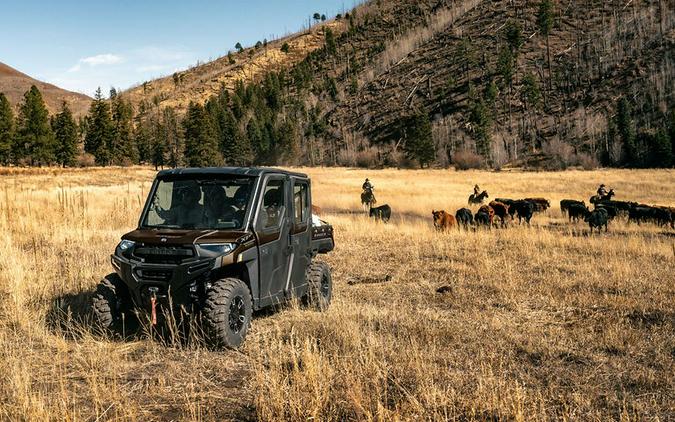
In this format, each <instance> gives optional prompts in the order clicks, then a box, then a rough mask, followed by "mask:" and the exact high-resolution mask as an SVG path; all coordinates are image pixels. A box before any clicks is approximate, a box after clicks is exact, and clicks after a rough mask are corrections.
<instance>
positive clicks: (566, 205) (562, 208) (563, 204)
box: [560, 199, 586, 215]
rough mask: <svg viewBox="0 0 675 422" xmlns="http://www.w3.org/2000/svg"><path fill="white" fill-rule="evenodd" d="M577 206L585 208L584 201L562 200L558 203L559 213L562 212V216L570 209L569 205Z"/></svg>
mask: <svg viewBox="0 0 675 422" xmlns="http://www.w3.org/2000/svg"><path fill="white" fill-rule="evenodd" d="M573 204H577V205H581V206H584V207H585V206H586V203H585V202H584V201H577V200H576V199H563V200H562V201H560V211H561V212H562V214H563V215H565V214H566V213H567V210H569V209H570V205H573Z"/></svg>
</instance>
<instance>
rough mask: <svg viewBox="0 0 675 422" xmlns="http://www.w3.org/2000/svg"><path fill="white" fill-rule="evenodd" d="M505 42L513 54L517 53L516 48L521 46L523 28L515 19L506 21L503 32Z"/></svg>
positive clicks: (518, 48) (523, 40)
mask: <svg viewBox="0 0 675 422" xmlns="http://www.w3.org/2000/svg"><path fill="white" fill-rule="evenodd" d="M504 35H505V38H506V42H507V43H508V45H509V49H510V50H511V52H512V53H513V55H514V56H515V55H517V54H518V50H520V47H522V46H523V43H524V42H525V39H524V37H523V28H522V27H521V26H520V24H519V23H518V22H516V21H512V20H510V21H508V22H507V23H506V30H505V32H504Z"/></svg>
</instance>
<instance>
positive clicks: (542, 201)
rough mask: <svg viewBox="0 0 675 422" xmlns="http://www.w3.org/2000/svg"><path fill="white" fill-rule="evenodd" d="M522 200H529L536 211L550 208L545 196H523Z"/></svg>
mask: <svg viewBox="0 0 675 422" xmlns="http://www.w3.org/2000/svg"><path fill="white" fill-rule="evenodd" d="M524 201H529V202H532V203H533V204H534V210H535V211H537V212H542V211H546V210H547V209H549V208H551V201H549V200H548V199H546V198H525V199H524Z"/></svg>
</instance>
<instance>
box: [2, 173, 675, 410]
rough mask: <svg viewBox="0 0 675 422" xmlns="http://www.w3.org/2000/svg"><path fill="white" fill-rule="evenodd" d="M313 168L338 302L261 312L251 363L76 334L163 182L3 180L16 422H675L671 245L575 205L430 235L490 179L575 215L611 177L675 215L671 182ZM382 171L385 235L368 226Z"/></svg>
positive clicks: (64, 177)
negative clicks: (388, 211)
mask: <svg viewBox="0 0 675 422" xmlns="http://www.w3.org/2000/svg"><path fill="white" fill-rule="evenodd" d="M305 170H306V171H307V172H309V173H310V174H311V175H312V176H313V181H314V198H315V202H316V203H317V204H318V205H320V206H321V207H322V208H323V209H324V210H325V212H326V215H325V216H324V218H325V219H327V220H329V221H331V222H332V223H334V225H335V227H336V235H337V241H338V243H337V249H336V250H335V252H334V253H332V254H331V255H329V256H328V257H327V259H328V261H329V262H330V264H331V265H332V267H333V269H334V282H335V294H334V303H333V306H332V308H331V309H330V311H329V312H327V313H325V314H318V313H315V312H312V311H306V310H302V309H298V308H295V307H292V306H291V307H287V308H285V309H282V310H281V311H280V312H276V313H264V314H261V315H258V316H257V318H256V319H255V320H254V323H253V329H252V332H251V335H250V337H249V339H248V342H247V343H246V345H245V347H244V348H243V350H242V353H238V352H212V351H208V350H206V349H204V348H203V347H201V346H199V345H198V344H197V345H195V346H191V347H183V346H180V345H178V344H170V345H168V346H167V345H163V344H161V343H158V342H155V341H151V340H149V339H148V337H147V336H146V335H143V334H140V335H138V336H137V337H136V338H135V339H133V340H130V341H127V342H120V341H112V340H105V339H101V338H98V337H96V336H95V335H93V334H92V332H91V328H90V327H89V326H88V325H87V324H86V323H85V324H79V323H76V322H75V320H77V319H78V318H80V317H83V316H85V318H86V315H87V313H86V312H87V311H86V305H85V304H86V302H87V300H88V298H89V297H90V294H91V292H92V291H93V289H94V286H95V284H96V281H97V279H99V278H100V277H101V276H102V275H104V274H106V273H108V272H109V271H110V265H109V259H108V255H109V253H110V251H111V250H112V249H113V247H114V245H115V243H116V242H117V241H118V239H119V237H120V235H121V234H122V233H124V232H125V231H128V230H129V229H131V228H132V227H133V226H134V225H135V224H136V219H137V215H138V212H139V209H140V207H141V205H142V202H143V201H144V197H145V195H146V193H147V190H148V187H149V183H150V181H151V178H152V176H153V172H152V171H150V170H148V169H143V168H134V169H125V171H124V172H121V171H119V170H117V169H112V168H111V169H98V170H97V169H92V170H75V171H71V170H68V171H63V170H55V169H32V170H26V169H0V198H1V200H0V230H2V232H3V233H5V235H4V236H3V237H2V239H0V377H2V379H4V380H5V382H4V383H3V384H2V385H1V386H0V402H2V403H3V405H2V406H0V419H10V420H16V419H17V418H19V419H20V418H23V419H32V420H35V419H58V420H82V419H95V418H96V417H102V419H108V418H118V419H121V420H138V419H142V420H158V419H169V418H170V419H178V420H223V419H249V418H256V417H257V418H260V419H263V420H279V419H294V420H299V419H305V418H307V417H309V416H316V417H317V418H318V419H320V420H331V419H332V420H340V419H345V418H352V419H358V420H363V419H371V418H372V419H378V418H381V419H385V420H391V419H406V420H410V419H414V418H418V417H423V418H425V419H434V420H438V419H459V420H467V419H468V420H472V419H483V420H484V419H489V418H492V417H503V418H513V419H516V420H553V419H562V418H569V419H577V420H606V419H610V418H612V419H619V418H623V419H624V420H638V419H647V418H652V417H659V418H660V419H662V420H666V419H668V418H672V417H673V416H675V408H673V396H672V379H671V375H670V374H672V373H673V372H674V371H675V364H674V362H673V353H674V351H675V336H674V335H673V332H675V331H674V330H675V307H674V305H673V300H672V298H673V295H674V294H675V290H674V288H675V287H674V286H675V284H674V283H673V281H674V280H673V273H674V272H675V265H674V264H673V262H674V261H673V253H675V251H674V249H673V247H674V244H673V237H672V236H673V232H672V230H667V229H659V228H656V227H653V226H649V225H646V226H642V227H636V226H634V225H633V226H628V225H626V224H625V223H624V222H616V223H613V224H612V225H611V226H610V232H609V233H608V234H602V235H594V236H587V235H586V231H587V229H586V227H585V226H583V225H581V224H579V225H570V224H568V223H566V222H565V221H564V220H563V219H562V218H561V217H560V214H559V210H558V208H557V205H554V207H553V209H552V210H550V211H549V212H548V214H546V215H538V216H536V217H535V219H534V227H532V228H531V229H527V228H525V227H511V228H509V229H507V230H492V231H481V232H477V233H471V232H470V233H466V232H455V231H452V232H450V233H447V234H437V233H435V232H434V231H433V229H432V227H431V222H430V212H431V209H434V208H435V209H438V208H445V209H447V210H452V211H454V210H455V209H456V208H458V207H460V206H463V205H464V202H465V197H467V196H468V193H470V189H471V187H472V186H473V184H475V183H479V184H480V185H481V187H483V188H486V189H487V190H488V191H489V192H490V194H491V196H492V197H495V196H512V197H520V196H530V195H532V196H534V195H536V196H542V195H545V196H548V197H550V198H551V199H552V200H554V201H557V200H558V199H561V198H565V197H570V198H585V197H587V196H590V194H591V193H592V192H593V190H594V188H595V187H596V184H597V183H598V182H599V181H603V182H605V183H607V184H608V185H609V186H611V187H613V188H615V189H616V191H617V192H618V195H619V198H618V199H631V200H636V201H641V202H646V203H660V204H664V205H675V192H673V189H672V187H673V186H675V172H673V171H597V172H565V173H519V172H513V173H509V172H501V173H488V172H465V173H456V172H449V171H396V170H383V171H374V172H368V173H366V172H363V171H353V170H349V169H305ZM366 175H368V176H369V177H370V178H371V180H373V181H374V183H375V185H376V188H377V191H376V192H377V194H378V197H379V199H380V202H381V203H389V204H390V205H391V206H392V207H393V209H394V213H395V216H394V219H393V221H392V222H391V223H390V224H388V225H383V224H375V223H372V222H369V221H368V220H367V219H366V218H365V217H364V216H363V215H362V214H361V213H360V207H359V204H358V191H359V185H360V182H361V181H362V180H363V179H364V178H365V176H366ZM56 176H58V177H56ZM387 275H389V276H391V280H390V281H387V282H380V281H382V280H384V279H385V277H386V276H387ZM442 285H448V286H450V287H451V292H450V293H448V294H445V295H439V294H436V293H435V290H436V288H437V287H439V286H442ZM61 311H64V312H66V313H64V314H62V313H61ZM69 321H70V322H69Z"/></svg>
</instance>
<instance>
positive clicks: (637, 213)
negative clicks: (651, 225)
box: [628, 205, 653, 225]
mask: <svg viewBox="0 0 675 422" xmlns="http://www.w3.org/2000/svg"><path fill="white" fill-rule="evenodd" d="M652 216H653V214H652V207H650V206H648V205H638V206H635V207H631V209H630V210H628V222H629V223H630V222H634V223H637V224H638V225H640V223H643V222H645V221H648V220H651V219H652Z"/></svg>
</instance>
